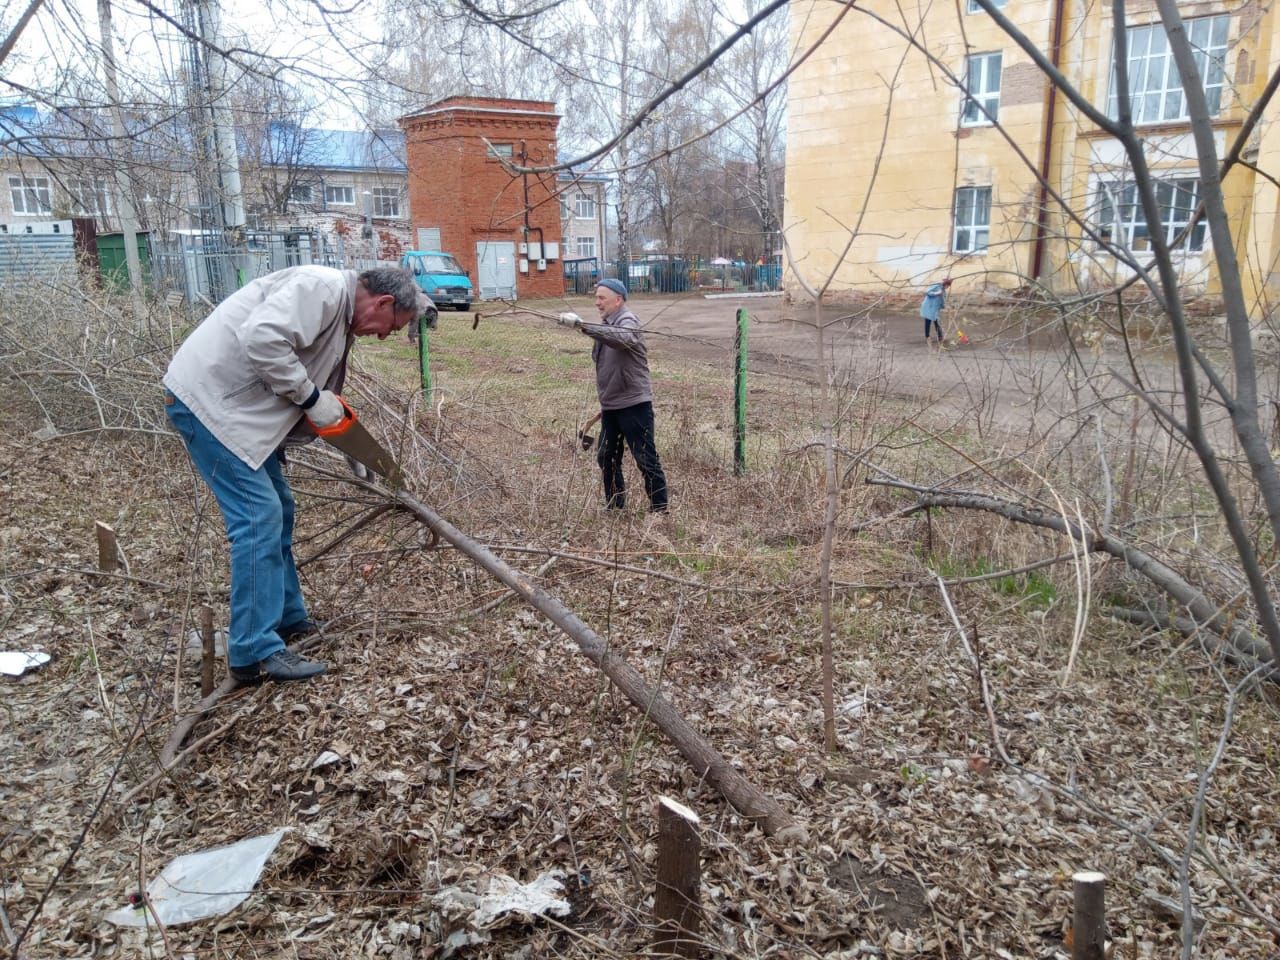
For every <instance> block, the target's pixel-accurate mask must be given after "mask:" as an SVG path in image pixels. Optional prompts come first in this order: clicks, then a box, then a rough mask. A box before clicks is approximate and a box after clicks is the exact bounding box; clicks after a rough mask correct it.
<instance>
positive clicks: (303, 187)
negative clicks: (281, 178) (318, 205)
mask: <svg viewBox="0 0 1280 960" xmlns="http://www.w3.org/2000/svg"><path fill="white" fill-rule="evenodd" d="M303 191H306V194H305V196H304V195H303ZM289 202H290V203H296V204H300V205H303V206H305V205H307V204H311V203H315V202H316V188H315V184H313V183H291V184H289Z"/></svg>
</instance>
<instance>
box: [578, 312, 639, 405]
mask: <svg viewBox="0 0 1280 960" xmlns="http://www.w3.org/2000/svg"><path fill="white" fill-rule="evenodd" d="M581 329H582V332H583V333H585V334H586V335H587V336H588V337H590V338H591V339H592V340H594V341H595V344H594V345H593V346H592V347H591V359H592V360H593V361H595V365H596V393H597V394H598V395H599V397H600V409H601V410H622V409H623V408H625V407H634V406H635V405H636V404H637V403H644V402H645V401H652V400H653V388H652V386H650V384H649V352H648V350H646V349H645V345H644V337H643V335H642V334H641V333H640V321H639V320H638V319H636V315H635V314H634V313H632V312H631V308H630V307H628V306H627V305H626V304H625V303H624V304H623V305H622V306H621V307H619V308H618V310H617V311H616V312H615V313H612V314H610V315H609V316H607V317H605V318H604V323H584V324H583V325H582V327H581Z"/></svg>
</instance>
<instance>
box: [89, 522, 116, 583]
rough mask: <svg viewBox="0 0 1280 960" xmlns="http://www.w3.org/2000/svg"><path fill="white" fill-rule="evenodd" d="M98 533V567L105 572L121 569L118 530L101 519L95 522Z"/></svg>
mask: <svg viewBox="0 0 1280 960" xmlns="http://www.w3.org/2000/svg"><path fill="white" fill-rule="evenodd" d="M94 529H95V530H96V531H97V534H98V569H99V570H101V571H102V572H103V573H111V572H112V571H114V570H118V569H120V547H119V545H118V544H117V543H116V532H115V531H114V530H112V529H111V527H109V526H107V524H105V523H103V522H102V521H101V520H99V521H98V522H97V523H95V524H94Z"/></svg>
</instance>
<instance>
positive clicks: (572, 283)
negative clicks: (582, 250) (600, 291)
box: [564, 257, 600, 294]
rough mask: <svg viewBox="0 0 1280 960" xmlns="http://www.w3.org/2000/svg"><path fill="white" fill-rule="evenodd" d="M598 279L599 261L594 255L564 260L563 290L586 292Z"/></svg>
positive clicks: (588, 291) (566, 291)
mask: <svg viewBox="0 0 1280 960" xmlns="http://www.w3.org/2000/svg"><path fill="white" fill-rule="evenodd" d="M599 280H600V261H599V260H597V259H596V258H595V257H583V258H582V259H580V260H565V261H564V292H565V293H577V294H587V293H590V292H591V290H592V288H593V287H595V285H596V283H597V282H598V281H599Z"/></svg>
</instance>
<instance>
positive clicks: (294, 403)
mask: <svg viewBox="0 0 1280 960" xmlns="http://www.w3.org/2000/svg"><path fill="white" fill-rule="evenodd" d="M356 283H357V274H356V273H354V272H353V271H350V270H335V269H333V268H332V267H320V266H306V267H290V268H288V269H286V270H278V271H276V272H275V273H269V274H267V275H266V276H265V277H259V278H258V279H257V280H254V281H253V282H252V283H248V284H245V286H243V287H242V288H240V289H239V290H237V291H236V292H235V293H233V294H232V295H231V296H229V297H228V298H227V299H226V300H224V301H222V303H220V304H218V307H217V309H215V310H214V311H213V313H211V314H209V316H207V317H205V319H204V321H203V322H202V323H201V324H200V325H199V326H198V327H196V328H195V330H193V331H191V334H190V335H189V336H188V337H187V339H186V340H185V341H184V342H183V344H182V346H181V347H179V348H178V352H177V353H176V354H174V356H173V360H172V361H171V362H170V363H169V370H168V372H166V373H165V375H164V385H165V386H166V387H168V388H169V389H170V390H172V391H173V393H174V396H176V397H177V398H178V399H179V400H181V401H182V402H183V403H185V404H186V405H187V406H188V407H190V408H191V412H192V413H194V414H195V415H196V418H197V419H198V420H199V421H200V422H201V423H202V424H204V425H205V426H206V427H207V428H208V430H209V432H210V433H212V434H213V435H214V436H215V437H217V438H218V440H219V441H220V442H221V443H222V445H223V446H225V447H226V448H227V449H228V450H230V451H231V452H232V453H234V454H235V455H236V456H237V457H239V458H240V459H241V460H243V461H244V462H245V463H246V464H248V466H249V467H250V469H253V470H257V469H258V467H260V466H262V463H263V461H265V460H266V459H267V457H269V456H271V454H272V453H273V452H274V451H275V449H276V448H277V447H278V446H280V444H281V442H282V441H283V440H284V438H285V436H286V435H287V434H288V433H289V430H290V429H291V428H292V427H293V426H294V425H295V424H296V423H297V422H298V421H299V420H300V419H301V418H302V408H301V407H299V406H298V404H300V403H305V402H306V401H307V399H308V398H309V397H310V396H311V394H312V392H313V391H314V390H315V389H316V387H317V386H322V387H323V386H324V385H325V384H326V383H327V382H328V381H329V378H330V377H331V376H332V375H333V373H334V371H335V370H336V369H337V368H338V367H339V366H340V365H341V363H342V361H343V359H344V358H345V357H346V354H347V350H348V349H349V348H350V345H351V335H350V333H351V317H352V313H353V311H354V309H355V294H356Z"/></svg>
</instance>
